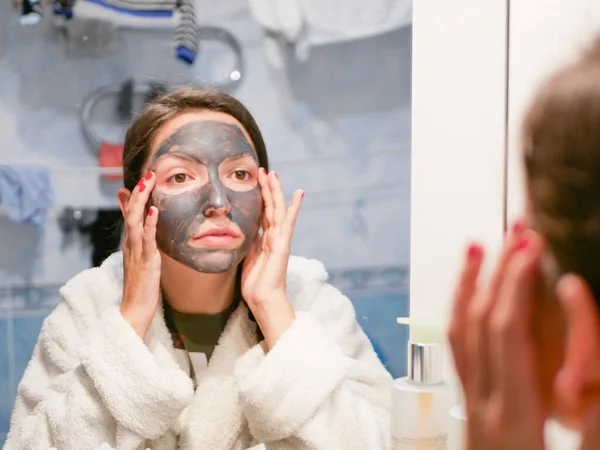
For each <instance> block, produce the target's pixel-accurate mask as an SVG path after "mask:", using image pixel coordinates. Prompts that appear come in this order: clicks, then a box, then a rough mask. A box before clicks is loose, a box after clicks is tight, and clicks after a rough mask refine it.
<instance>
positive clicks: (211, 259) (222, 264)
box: [182, 250, 240, 274]
mask: <svg viewBox="0 0 600 450" xmlns="http://www.w3.org/2000/svg"><path fill="white" fill-rule="evenodd" d="M237 259H238V258H234V254H233V252H232V251H231V250H213V251H211V252H210V253H205V254H203V255H202V257H199V258H194V259H193V260H192V261H186V262H183V261H182V263H183V264H185V265H187V266H188V267H190V268H192V269H194V270H195V271H197V272H200V273H209V274H219V273H227V272H230V271H231V270H233V269H236V268H237V266H238V264H239V263H240V261H238V260H237Z"/></svg>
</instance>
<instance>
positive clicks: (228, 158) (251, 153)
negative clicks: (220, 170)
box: [223, 151, 258, 163]
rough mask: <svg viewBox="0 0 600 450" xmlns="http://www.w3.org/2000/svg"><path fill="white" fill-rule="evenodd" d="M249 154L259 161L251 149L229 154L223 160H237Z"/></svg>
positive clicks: (255, 160)
mask: <svg viewBox="0 0 600 450" xmlns="http://www.w3.org/2000/svg"><path fill="white" fill-rule="evenodd" d="M248 156H249V157H251V158H252V160H253V161H254V162H256V163H258V160H257V159H256V156H254V153H253V152H250V151H248V152H244V153H240V154H238V155H231V156H228V157H227V158H225V159H224V160H223V161H237V160H238V159H243V158H246V157H248Z"/></svg>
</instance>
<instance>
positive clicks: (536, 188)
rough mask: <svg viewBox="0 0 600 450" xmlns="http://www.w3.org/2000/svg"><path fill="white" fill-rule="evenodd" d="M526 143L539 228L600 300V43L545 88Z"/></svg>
mask: <svg viewBox="0 0 600 450" xmlns="http://www.w3.org/2000/svg"><path fill="white" fill-rule="evenodd" d="M522 137H523V146H524V157H525V170H526V178H527V191H528V196H529V202H530V205H529V207H530V211H531V216H532V218H533V224H532V225H533V227H534V228H535V229H537V230H538V231H539V232H540V233H541V234H542V236H544V238H545V239H546V241H547V243H548V247H549V250H550V251H551V253H552V255H553V256H554V259H555V262H556V265H557V266H558V267H557V269H558V271H559V274H564V273H576V274H579V275H580V276H582V277H583V278H584V279H585V280H586V281H587V283H588V284H589V286H590V288H591V289H592V291H593V294H594V296H595V298H596V300H597V301H600V37H598V38H597V39H596V40H595V41H594V43H593V45H592V46H591V47H590V48H589V49H588V50H587V51H586V52H584V54H583V55H582V56H581V57H580V58H579V59H578V60H577V61H576V62H575V63H573V64H571V65H569V66H567V67H565V68H563V69H561V70H560V71H558V72H556V73H555V74H554V75H553V76H551V78H550V79H549V80H548V81H547V82H546V83H545V84H544V85H543V86H542V87H541V89H540V90H539V91H538V93H537V95H536V96H535V98H534V100H533V103H532V104H531V106H530V108H529V111H528V112H527V115H526V116H525V120H524V123H523V129H522Z"/></svg>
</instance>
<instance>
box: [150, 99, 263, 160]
mask: <svg viewBox="0 0 600 450" xmlns="http://www.w3.org/2000/svg"><path fill="white" fill-rule="evenodd" d="M198 121H208V122H220V123H222V124H227V125H232V126H235V127H237V128H238V129H239V130H240V131H241V132H242V134H243V135H244V136H245V138H246V140H247V141H248V143H249V144H250V146H252V148H254V145H253V143H252V139H250V136H249V135H248V132H247V131H246V130H245V129H244V127H243V126H242V124H241V123H240V122H239V121H238V120H237V119H236V118H234V117H232V116H230V115H229V114H225V113H222V112H216V111H208V110H199V111H192V112H187V113H184V114H180V115H178V116H177V117H174V118H173V119H171V120H169V121H168V122H167V123H166V124H165V125H163V127H162V128H161V129H160V130H159V132H158V134H157V135H156V138H155V139H154V141H153V142H152V147H151V149H150V150H151V151H150V155H149V158H148V159H151V158H152V156H154V155H155V154H156V151H157V150H158V148H159V147H160V146H161V144H162V143H163V142H165V141H166V140H167V139H168V138H169V137H170V136H171V135H172V134H173V133H175V131H177V130H178V129H179V128H181V127H184V126H185V125H187V124H189V123H190V122H198ZM207 125H208V124H207Z"/></svg>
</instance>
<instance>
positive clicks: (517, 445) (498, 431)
mask: <svg viewBox="0 0 600 450" xmlns="http://www.w3.org/2000/svg"><path fill="white" fill-rule="evenodd" d="M542 246H543V244H542V240H541V238H539V236H537V235H535V234H534V233H524V232H523V230H522V226H516V227H514V229H513V232H512V233H510V235H509V236H508V238H507V240H506V242H505V245H504V249H503V251H502V255H501V256H500V259H499V261H498V263H497V266H496V269H495V273H494V275H493V277H492V279H491V281H490V282H489V283H487V284H486V285H485V286H477V284H478V278H479V276H478V275H479V271H480V266H481V262H482V258H483V250H482V249H481V248H480V247H478V246H472V247H471V248H470V250H469V252H468V253H469V254H468V256H467V260H466V262H465V265H464V267H463V271H462V275H461V277H460V279H459V283H458V287H457V291H456V294H455V298H454V309H453V315H452V321H451V324H450V330H449V338H450V343H451V346H452V351H453V354H454V361H455V365H456V369H457V372H458V374H459V377H460V379H461V382H462V385H463V391H464V395H465V403H466V409H467V417H468V422H467V442H468V444H467V448H468V450H513V449H521V448H523V449H525V448H526V449H528V450H543V449H544V437H543V429H544V423H545V420H546V412H545V411H544V407H543V405H542V402H541V398H540V389H539V384H538V378H537V373H536V359H535V353H534V345H533V336H532V332H531V330H532V316H533V314H534V313H535V311H534V310H533V308H534V305H535V300H536V282H537V281H538V276H539V274H538V265H539V259H540V256H541V252H542Z"/></svg>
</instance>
